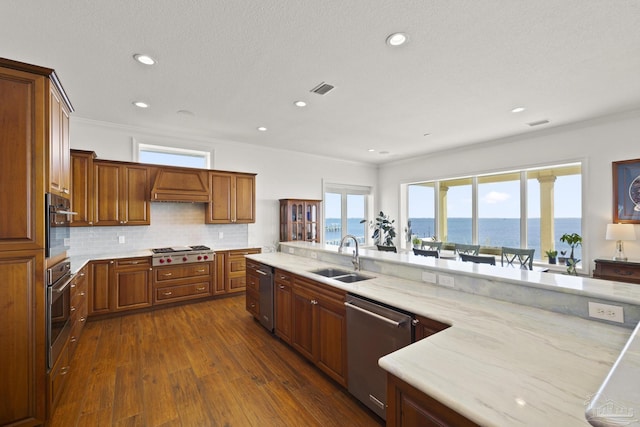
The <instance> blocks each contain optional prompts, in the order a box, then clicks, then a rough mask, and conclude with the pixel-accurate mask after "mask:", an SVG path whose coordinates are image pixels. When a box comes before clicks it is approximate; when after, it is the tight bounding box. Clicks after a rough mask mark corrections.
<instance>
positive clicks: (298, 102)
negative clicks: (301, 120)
mask: <svg viewBox="0 0 640 427" xmlns="http://www.w3.org/2000/svg"><path fill="white" fill-rule="evenodd" d="M293 104H294V105H295V106H296V107H306V106H307V103H306V102H304V101H296V102H294V103H293Z"/></svg>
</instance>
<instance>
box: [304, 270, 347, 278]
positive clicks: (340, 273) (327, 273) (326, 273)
mask: <svg viewBox="0 0 640 427" xmlns="http://www.w3.org/2000/svg"><path fill="white" fill-rule="evenodd" d="M310 273H313V274H319V275H320V276H324V277H337V276H346V275H347V274H351V272H350V271H347V270H340V269H337V268H321V269H320V270H312V271H310Z"/></svg>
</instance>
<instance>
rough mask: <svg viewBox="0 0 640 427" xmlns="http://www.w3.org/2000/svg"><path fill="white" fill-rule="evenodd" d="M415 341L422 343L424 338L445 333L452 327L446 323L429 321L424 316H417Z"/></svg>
mask: <svg viewBox="0 0 640 427" xmlns="http://www.w3.org/2000/svg"><path fill="white" fill-rule="evenodd" d="M414 324H415V338H416V339H415V340H416V341H420V340H421V339H423V338H427V337H430V336H431V335H433V334H437V333H438V332H440V331H444V330H445V329H447V328H448V327H449V326H450V325H447V324H446V323H441V322H438V321H437V320H433V319H429V318H428V317H424V316H417V315H416V319H415V322H414Z"/></svg>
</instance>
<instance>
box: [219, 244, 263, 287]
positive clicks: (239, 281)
mask: <svg viewBox="0 0 640 427" xmlns="http://www.w3.org/2000/svg"><path fill="white" fill-rule="evenodd" d="M259 253H260V249H259V248H249V249H233V250H229V251H216V257H219V266H220V267H221V269H222V271H221V272H220V274H221V277H220V278H219V281H218V283H217V285H216V291H215V293H216V294H223V293H224V294H231V293H236V292H244V291H245V289H246V281H247V279H246V259H245V255H250V254H259Z"/></svg>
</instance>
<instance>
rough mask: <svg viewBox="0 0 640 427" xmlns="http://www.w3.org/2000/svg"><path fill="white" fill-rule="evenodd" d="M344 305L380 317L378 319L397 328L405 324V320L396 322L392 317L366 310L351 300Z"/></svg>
mask: <svg viewBox="0 0 640 427" xmlns="http://www.w3.org/2000/svg"><path fill="white" fill-rule="evenodd" d="M344 305H345V306H346V307H347V308H352V309H354V310H357V311H359V312H361V313H364V314H367V315H369V316H371V317H375V318H376V319H378V320H382V321H383V322H386V323H388V324H390V325H393V326H395V327H396V328H399V327H400V326H402V325H403V324H404V322H396V321H395V320H391V319H389V318H387V317H384V316H380V315H379V314H377V313H374V312H372V311H369V310H365V309H364V308H362V307H358V306H357V305H354V304H351V303H350V302H349V301H347V302H345V303H344Z"/></svg>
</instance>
